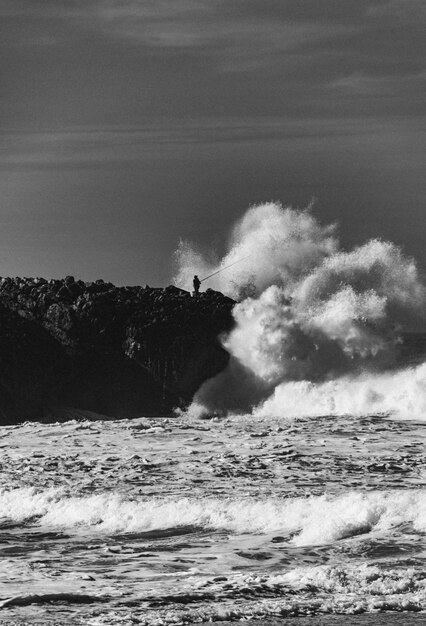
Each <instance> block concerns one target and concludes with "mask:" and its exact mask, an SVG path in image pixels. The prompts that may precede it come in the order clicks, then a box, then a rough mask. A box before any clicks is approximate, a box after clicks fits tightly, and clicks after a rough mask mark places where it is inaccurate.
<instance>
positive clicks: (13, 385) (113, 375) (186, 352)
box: [0, 276, 234, 424]
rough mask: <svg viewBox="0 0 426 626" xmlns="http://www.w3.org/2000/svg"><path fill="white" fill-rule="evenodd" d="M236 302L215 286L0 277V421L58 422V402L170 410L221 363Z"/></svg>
mask: <svg viewBox="0 0 426 626" xmlns="http://www.w3.org/2000/svg"><path fill="white" fill-rule="evenodd" d="M233 305H234V301H233V300H231V299H230V298H227V297H225V296H223V295H222V294H221V293H219V292H215V291H212V290H207V292H204V293H200V294H199V296H198V297H197V298H193V297H191V295H190V294H189V292H187V291H184V290H182V289H178V288H176V287H173V286H170V287H167V288H165V289H162V288H151V287H149V286H146V287H139V286H134V287H115V286H114V285H112V284H111V283H105V282H103V281H101V280H99V281H96V282H94V283H84V282H83V281H76V280H74V278H73V277H71V276H68V277H67V278H65V279H63V280H49V281H47V280H44V279H42V278H35V279H33V278H14V279H11V278H3V279H0V352H1V353H0V423H2V424H7V423H16V422H20V421H24V420H43V419H46V420H49V419H53V420H55V421H56V419H58V414H59V419H60V413H61V411H58V412H56V415H55V410H54V409H52V407H60V406H66V407H73V408H75V409H81V410H87V411H91V412H94V413H97V414H101V415H104V416H110V417H126V418H128V417H136V416H140V415H147V416H156V415H157V416H160V415H169V414H171V413H172V411H173V409H174V408H176V407H184V406H186V404H188V403H189V402H190V401H191V399H192V397H193V395H194V393H195V391H196V390H197V389H198V388H199V386H200V385H201V384H202V383H203V382H204V381H205V380H207V379H208V378H210V377H213V376H215V375H216V374H217V373H218V372H220V371H221V370H222V369H223V368H224V367H225V366H226V365H227V363H228V358H229V356H228V354H227V352H226V351H225V350H224V349H223V348H222V347H221V345H220V343H219V341H218V339H217V337H218V336H219V335H220V334H221V333H223V332H227V331H229V330H230V329H231V327H232V325H233V318H232V308H233ZM64 414H66V415H69V412H67V411H65V412H64Z"/></svg>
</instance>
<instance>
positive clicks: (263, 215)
mask: <svg viewBox="0 0 426 626" xmlns="http://www.w3.org/2000/svg"><path fill="white" fill-rule="evenodd" d="M242 256H247V257H248V258H247V260H246V261H245V262H244V263H243V264H240V266H236V267H235V269H234V270H233V271H232V272H231V273H230V274H228V275H226V274H227V273H226V272H224V273H223V274H218V275H217V276H215V277H214V279H215V281H216V282H215V285H214V286H216V287H217V288H220V289H222V290H223V291H224V292H225V293H227V294H229V295H232V296H234V297H239V298H240V302H239V303H238V304H237V305H236V306H235V308H234V318H235V321H236V326H235V328H234V330H233V331H231V333H230V334H229V335H228V336H226V337H223V338H222V343H223V345H224V347H225V348H226V350H227V351H228V352H229V353H230V355H231V359H230V363H229V365H228V367H227V369H226V370H225V371H223V372H221V373H220V374H219V375H218V376H217V377H216V378H215V379H213V380H209V381H207V382H206V383H205V384H204V385H203V386H202V388H201V389H200V390H199V391H198V393H197V394H196V396H195V404H196V406H197V407H198V409H197V410H201V412H207V413H211V412H216V413H227V412H251V411H252V410H253V408H254V407H256V406H257V407H259V405H260V408H257V409H256V410H255V412H259V411H260V412H264V411H271V410H274V411H275V412H276V413H275V414H276V415H284V416H289V415H294V414H297V415H300V414H301V412H303V413H302V414H305V415H309V414H311V407H312V406H313V404H314V405H315V407H314V411H313V412H314V414H318V408H319V410H320V411H321V414H324V412H327V411H328V412H329V413H335V412H336V411H339V410H341V409H342V408H343V409H344V410H345V411H347V412H351V411H352V410H353V411H355V412H359V411H366V412H369V411H371V410H376V409H375V408H374V407H375V406H376V408H377V410H378V411H385V412H392V411H394V410H398V409H399V408H400V403H399V402H398V398H396V397H395V395H394V396H393V399H394V400H395V403H396V406H394V405H393V404H392V402H388V401H387V402H384V401H381V400H380V399H381V398H382V395H381V394H382V393H383V390H384V389H386V388H387V387H388V386H389V385H388V384H387V383H386V381H387V380H388V378H389V374H388V372H389V371H390V370H392V369H394V368H395V366H396V347H397V345H398V343H399V342H401V331H402V330H403V329H404V328H407V327H411V326H413V325H415V324H418V323H419V320H420V319H421V316H422V308H423V307H424V304H425V290H424V287H423V285H422V284H421V282H420V280H419V277H418V271H417V267H416V264H415V262H414V261H413V260H412V259H410V258H406V257H405V256H404V255H403V254H402V252H401V250H400V249H399V248H398V247H397V246H395V245H394V244H392V243H390V242H384V241H381V240H377V239H375V240H371V241H368V242H367V243H365V244H364V245H362V246H358V247H356V248H354V249H353V250H352V251H344V250H341V249H340V247H339V243H338V240H337V238H336V235H335V226H333V225H332V226H325V227H324V226H322V225H320V224H319V222H318V221H317V220H316V219H315V218H314V217H313V216H312V215H311V213H310V212H309V211H308V210H306V211H300V210H294V209H291V208H283V207H282V206H281V205H280V204H277V203H269V204H263V205H259V206H255V207H251V208H250V209H249V210H248V211H247V213H246V214H245V216H244V217H243V218H242V219H241V220H240V221H239V222H237V224H236V226H235V227H234V229H233V232H232V235H231V238H230V246H229V251H228V253H227V254H226V255H225V257H224V258H223V259H222V261H221V262H220V263H219V264H218V265H217V267H218V268H220V267H225V266H226V265H228V264H229V263H232V262H233V261H234V260H235V259H236V258H238V257H242ZM178 258H179V261H180V269H179V272H178V278H177V280H178V282H179V281H180V282H182V281H183V280H184V279H185V280H189V278H188V276H189V275H190V274H192V273H196V272H197V271H198V272H199V271H200V270H199V267H200V266H201V267H202V268H203V269H205V270H206V271H207V268H208V271H214V269H215V268H213V267H212V266H208V264H207V263H206V261H204V260H203V257H202V256H201V255H199V254H198V255H196V254H195V253H194V252H193V251H192V248H191V247H190V246H188V245H186V247H185V248H181V249H180V250H179V251H178ZM194 262H195V263H199V264H200V265H192V264H193V263H194ZM247 293H251V294H252V295H251V296H249V297H244V294H247ZM366 372H367V373H369V374H366ZM383 372H384V373H385V374H384V375H385V379H384V380H383V383H381V382H380V376H381V373H383ZM373 373H374V375H375V379H374V384H373V385H371V389H369V388H368V387H367V389H365V385H364V381H365V380H367V379H366V378H365V377H366V376H368V375H371V374H373ZM392 375H393V376H396V377H398V374H395V373H394V374H392ZM408 378H409V376H407V375H406V376H403V377H402V378H399V379H398V381H399V382H402V380H404V382H405V381H406V380H408ZM423 378H424V372H423V370H419V371H418V372H417V380H418V381H419V380H423ZM340 379H342V380H341V381H340ZM396 380H397V379H394V381H393V382H394V383H395V382H396ZM290 381H297V382H299V383H302V381H304V384H299V386H297V385H296V386H294V385H293V386H291V385H289V384H288V383H289V382H290ZM354 381H358V382H357V383H356V384H355V383H354ZM391 384H392V383H391ZM351 385H352V386H351ZM333 389H334V390H335V391H333ZM344 389H348V392H347V393H346V392H345V391H343V390H344ZM349 389H350V390H349ZM355 391H361V392H362V393H361V399H360V398H358V397H355V396H354V392H355ZM294 392H296V393H295V395H293V397H291V394H292V393H294ZM305 392H306V393H307V398H306V400H305V399H304V393H305ZM345 393H346V399H345V400H344V401H343V397H344V396H345ZM289 394H290V395H289ZM323 394H325V397H323ZM409 395H410V392H407V394H405V396H404V393H402V397H405V398H408V396H409ZM411 395H412V394H411ZM295 397H296V398H297V399H298V402H299V407H300V408H299V409H297V407H296V406H295V402H294V398H295ZM351 397H353V400H354V402H352V404H351ZM398 397H400V396H398ZM268 398H269V400H268ZM313 399H315V400H314V402H312V401H311V400H313ZM413 401H414V400H413ZM412 404H413V402H411V405H412ZM425 404H426V402H424V401H422V400H421V399H420V402H417V403H416V409H418V410H421V411H423V406H424V405H425ZM289 405H291V409H290V410H289V409H288V407H289ZM411 405H410V406H411ZM200 407H201V409H200ZM406 409H407V410H409V407H406ZM194 412H196V411H195V407H192V413H194Z"/></svg>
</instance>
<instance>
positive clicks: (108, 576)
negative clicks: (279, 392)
mask: <svg viewBox="0 0 426 626" xmlns="http://www.w3.org/2000/svg"><path fill="white" fill-rule="evenodd" d="M0 434H1V439H0V441H1V444H0V445H1V446H2V452H3V462H2V475H1V476H2V482H1V490H0V532H1V549H2V556H3V560H2V564H1V566H0V580H1V594H0V598H1V599H0V607H1V609H0V610H1V611H2V614H1V615H0V617H2V618H3V617H4V618H5V619H6V618H7V619H14V620H20V619H22V620H27V621H28V620H33V621H37V620H41V621H43V622H48V621H49V620H58V619H59V620H62V622H63V623H64V624H67V623H73V624H74V623H82V624H83V623H85V624H87V623H89V624H107V623H129V624H130V623H132V621H131V620H132V619H133V620H135V619H139V620H141V621H142V623H147V624H151V623H152V624H153V623H159V621H160V622H165V623H173V622H174V621H181V620H185V621H187V622H194V621H197V620H200V619H202V620H207V619H225V618H228V619H240V618H244V617H249V616H255V617H259V618H260V617H264V616H268V615H269V616H275V615H299V614H310V613H333V612H343V613H353V612H371V611H376V610H385V609H386V610H401V609H406V610H419V609H426V553H425V551H424V544H423V536H424V533H425V531H426V473H425V470H424V468H425V462H426V453H425V451H424V450H425V445H424V444H425V434H424V432H423V428H422V426H421V424H418V423H417V422H415V421H404V422H398V421H392V420H389V419H387V418H384V417H381V416H376V417H374V416H370V417H355V416H353V417H349V416H344V417H322V418H321V417H318V418H312V417H311V418H307V419H297V420H291V421H286V420H283V419H277V418H270V417H256V418H254V417H251V416H240V417H237V416H234V417H228V418H226V419H224V420H215V421H191V420H190V419H189V418H188V417H181V418H179V419H169V420H150V419H139V420H133V421H120V422H117V421H112V422H103V423H90V422H76V421H74V422H68V423H67V424H64V425H59V424H58V425H41V424H25V425H22V426H19V427H3V428H2V429H1V432H0ZM52 601H53V602H54V603H53V604H52Z"/></svg>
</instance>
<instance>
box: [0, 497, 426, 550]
mask: <svg viewBox="0 0 426 626" xmlns="http://www.w3.org/2000/svg"><path fill="white" fill-rule="evenodd" d="M0 510H1V511H2V519H1V524H5V523H7V522H11V521H13V522H19V523H22V524H24V523H25V522H26V521H27V520H28V521H30V520H31V521H34V518H37V519H38V524H39V525H40V526H42V527H48V528H66V529H73V528H75V529H78V528H83V529H84V530H85V531H87V529H89V528H90V529H91V531H93V532H100V533H112V534H114V533H144V532H149V533H152V534H154V535H155V532H161V531H164V530H166V529H179V528H188V529H192V530H194V529H210V530H212V529H213V530H218V531H220V530H224V531H228V532H233V533H238V534H243V533H255V534H269V533H280V534H282V535H283V536H284V538H285V540H286V541H287V542H288V543H289V544H291V545H294V546H309V545H324V544H329V543H332V542H334V541H338V540H340V539H344V538H348V537H352V536H356V535H360V534H367V533H370V532H372V531H374V532H379V533H380V532H385V531H389V530H390V529H392V528H396V527H398V526H399V525H401V524H406V523H409V524H412V526H413V528H414V529H415V530H416V531H419V532H424V531H426V490H424V489H423V490H410V491H389V492H382V491H373V492H369V493H365V494H361V493H359V492H355V491H350V492H348V493H346V494H344V495H340V496H329V495H324V496H316V497H309V498H289V499H277V498H270V499H265V500H257V499H253V498H248V499H244V500H239V499H235V500H234V499H226V500H221V499H218V498H211V499H210V498H206V499H191V498H182V499H174V500H172V499H170V500H167V499H157V498H151V499H146V500H128V499H125V498H123V497H121V496H119V495H115V494H101V495H91V496H85V497H83V496H81V497H69V496H65V495H63V493H62V492H61V491H60V490H53V489H52V490H46V491H41V492H37V491H36V490H34V489H33V488H20V489H15V490H11V491H2V492H1V493H0Z"/></svg>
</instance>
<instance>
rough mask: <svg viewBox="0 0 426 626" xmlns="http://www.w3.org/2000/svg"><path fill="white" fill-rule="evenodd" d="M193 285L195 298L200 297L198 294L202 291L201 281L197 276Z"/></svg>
mask: <svg viewBox="0 0 426 626" xmlns="http://www.w3.org/2000/svg"><path fill="white" fill-rule="evenodd" d="M192 284H193V285H194V296H198V293H199V291H200V285H201V280H200V279H199V278H198V276H197V274H195V276H194V280H193V281H192Z"/></svg>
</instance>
